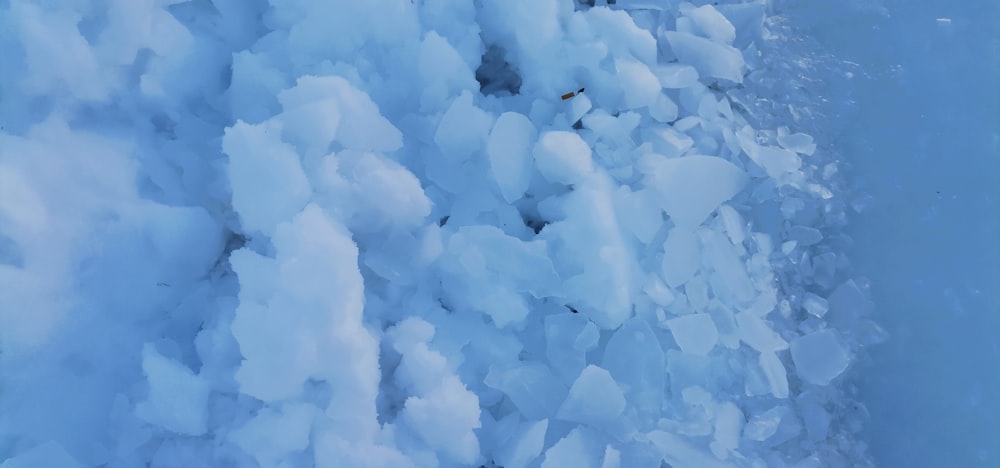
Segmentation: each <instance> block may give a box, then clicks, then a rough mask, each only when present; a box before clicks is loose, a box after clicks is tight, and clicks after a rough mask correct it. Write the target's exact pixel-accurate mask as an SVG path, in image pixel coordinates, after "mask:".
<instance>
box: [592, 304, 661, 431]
mask: <svg viewBox="0 0 1000 468" xmlns="http://www.w3.org/2000/svg"><path fill="white" fill-rule="evenodd" d="M602 365H603V367H604V368H605V369H608V371H609V372H610V373H611V376H612V377H614V379H615V382H617V383H618V384H619V385H620V386H621V387H622V388H623V389H624V390H625V396H626V398H627V400H628V402H629V403H630V404H632V405H633V406H634V407H635V408H636V409H637V410H638V411H639V414H642V415H650V417H652V415H656V414H659V411H660V409H661V405H662V398H663V386H664V384H665V379H666V375H665V373H664V372H663V369H664V366H665V365H666V361H665V360H664V355H663V349H662V348H661V347H660V341H659V340H658V339H657V338H656V335H655V334H654V333H653V330H652V329H650V328H649V325H648V324H647V323H646V321H645V320H643V319H641V318H632V319H630V320H628V321H626V322H625V323H624V324H622V326H621V328H619V329H618V331H616V332H615V334H614V335H612V336H611V339H610V340H608V344H607V347H606V348H605V349H604V360H603V361H602Z"/></svg>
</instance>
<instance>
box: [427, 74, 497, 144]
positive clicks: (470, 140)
mask: <svg viewBox="0 0 1000 468" xmlns="http://www.w3.org/2000/svg"><path fill="white" fill-rule="evenodd" d="M491 125H493V119H492V118H491V117H490V115H489V114H487V113H486V112H485V111H483V110H482V109H480V108H478V107H476V105H475V104H474V103H473V102H472V93H470V92H469V91H468V90H466V91H462V94H461V95H459V96H458V97H456V98H455V100H454V101H452V102H451V105H450V106H448V110H447V111H445V113H444V115H443V116H441V121H440V122H439V123H438V127H437V130H436V131H435V132H434V143H435V144H437V146H438V148H439V149H440V150H441V154H442V155H443V156H444V157H445V158H447V159H448V160H450V161H453V162H458V161H463V160H465V159H466V158H468V157H469V156H470V155H472V153H473V152H475V151H477V150H479V149H480V148H481V147H482V145H483V143H484V142H485V141H486V138H487V135H488V134H489V131H490V128H491Z"/></svg>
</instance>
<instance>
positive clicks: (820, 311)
mask: <svg viewBox="0 0 1000 468" xmlns="http://www.w3.org/2000/svg"><path fill="white" fill-rule="evenodd" d="M828 307H829V304H828V303H827V301H826V299H823V298H822V297H819V296H817V295H815V294H813V293H810V292H807V293H806V294H805V295H804V296H802V308H803V309H805V310H806V312H808V313H809V314H810V315H812V316H814V317H818V318H823V316H824V315H826V311H827V308H828Z"/></svg>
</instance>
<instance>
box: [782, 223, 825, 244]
mask: <svg viewBox="0 0 1000 468" xmlns="http://www.w3.org/2000/svg"><path fill="white" fill-rule="evenodd" d="M788 239H789V240H792V241H795V242H797V243H798V245H801V246H810V245H813V244H816V243H817V242H819V241H821V240H823V234H822V233H820V232H819V229H816V228H814V227H809V226H792V227H790V228H788Z"/></svg>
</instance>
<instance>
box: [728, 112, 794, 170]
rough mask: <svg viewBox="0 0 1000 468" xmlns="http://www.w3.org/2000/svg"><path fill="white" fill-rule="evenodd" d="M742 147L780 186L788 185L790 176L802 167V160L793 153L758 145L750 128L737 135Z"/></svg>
mask: <svg viewBox="0 0 1000 468" xmlns="http://www.w3.org/2000/svg"><path fill="white" fill-rule="evenodd" d="M736 136H737V138H739V140H740V147H741V148H742V149H743V151H744V152H745V153H746V154H747V156H749V157H750V159H751V160H753V162H754V163H756V164H757V165H758V166H760V167H761V168H763V169H764V171H765V172H767V175H768V177H771V178H772V179H774V180H775V181H776V182H778V183H779V184H783V183H787V182H788V180H789V175H790V174H792V173H794V172H795V171H798V170H799V168H801V167H802V159H801V158H799V155H797V154H795V152H793V151H789V150H786V149H783V148H777V147H773V146H761V145H759V144H758V143H757V139H756V136H755V132H754V131H753V129H751V128H750V127H749V126H747V127H743V128H742V129H740V131H738V132H737V133H736Z"/></svg>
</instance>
